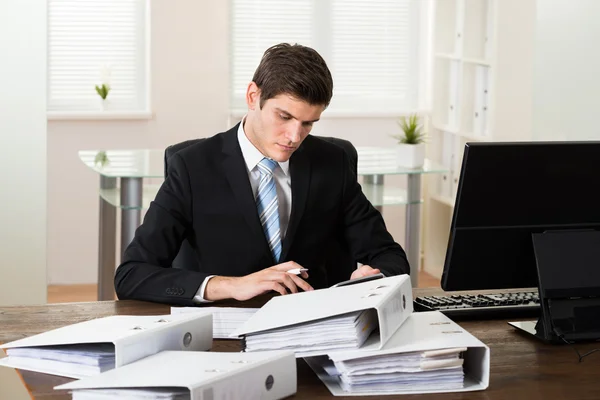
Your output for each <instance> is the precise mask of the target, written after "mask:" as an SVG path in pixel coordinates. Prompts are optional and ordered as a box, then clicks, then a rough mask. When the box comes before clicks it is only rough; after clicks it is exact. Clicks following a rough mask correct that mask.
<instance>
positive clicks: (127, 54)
mask: <svg viewBox="0 0 600 400" xmlns="http://www.w3.org/2000/svg"><path fill="white" fill-rule="evenodd" d="M146 21H147V3H146V0H49V1H48V111H60V112H70V111H100V110H102V109H103V106H102V100H101V97H100V96H99V95H98V93H97V92H96V89H95V86H96V85H97V84H102V83H104V82H103V81H107V82H108V84H109V85H110V88H111V90H110V92H109V95H108V97H107V100H108V102H107V103H106V106H105V107H106V108H107V109H109V110H114V111H146V110H147V108H148V107H147V106H148V100H147V75H148V73H147V66H148V62H147V56H148V54H147V50H146V40H147V35H146V31H147V22H146Z"/></svg>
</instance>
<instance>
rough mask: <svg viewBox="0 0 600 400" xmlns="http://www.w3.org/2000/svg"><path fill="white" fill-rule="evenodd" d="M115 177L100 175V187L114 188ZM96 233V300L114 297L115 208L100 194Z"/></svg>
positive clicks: (115, 184)
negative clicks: (97, 232)
mask: <svg viewBox="0 0 600 400" xmlns="http://www.w3.org/2000/svg"><path fill="white" fill-rule="evenodd" d="M116 186H117V179H116V178H108V177H105V176H102V175H101V176H100V189H101V190H102V189H114V188H115V187H116ZM98 226H99V234H98V238H99V239H98V300H100V301H102V300H114V299H115V290H114V287H115V284H114V275H115V247H116V238H115V235H116V232H117V230H116V229H117V210H116V208H115V207H114V206H112V205H111V204H110V203H109V202H107V201H106V200H104V199H103V198H102V196H100V220H99V224H98Z"/></svg>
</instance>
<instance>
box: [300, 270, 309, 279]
mask: <svg viewBox="0 0 600 400" xmlns="http://www.w3.org/2000/svg"><path fill="white" fill-rule="evenodd" d="M300 276H301V277H302V279H308V272H307V271H302V272H300Z"/></svg>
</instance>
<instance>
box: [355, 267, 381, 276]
mask: <svg viewBox="0 0 600 400" xmlns="http://www.w3.org/2000/svg"><path fill="white" fill-rule="evenodd" d="M380 272H381V271H380V270H379V269H378V268H371V267H370V266H368V265H361V266H360V268H358V269H357V270H356V271H354V272H353V273H352V275H350V279H356V278H362V277H363V276H369V275H375V274H378V273H380Z"/></svg>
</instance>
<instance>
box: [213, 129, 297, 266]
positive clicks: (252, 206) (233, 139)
mask: <svg viewBox="0 0 600 400" xmlns="http://www.w3.org/2000/svg"><path fill="white" fill-rule="evenodd" d="M238 126H239V124H238V125H236V126H235V127H233V128H232V129H230V130H229V131H227V132H225V134H224V136H223V153H224V158H223V161H222V165H223V170H224V171H225V176H226V177H227V180H228V182H229V186H230V187H231V191H232V192H233V194H234V196H235V199H236V202H237V204H238V207H239V211H240V212H241V213H242V215H243V216H244V219H245V220H246V222H247V224H248V227H249V228H250V230H251V231H252V237H254V238H256V245H257V246H259V248H260V247H262V248H263V251H265V252H267V253H268V254H269V255H270V256H271V258H273V255H272V253H271V250H270V249H269V244H268V243H267V239H266V238H265V234H264V232H263V229H262V226H261V224H260V220H259V218H258V212H257V210H256V202H255V200H254V195H253V193H252V186H250V180H249V179H248V169H247V167H246V163H245V162H244V156H243V155H242V150H241V148H240V144H239V143H238V140H237V129H238ZM292 190H293V189H292Z"/></svg>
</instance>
